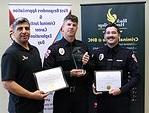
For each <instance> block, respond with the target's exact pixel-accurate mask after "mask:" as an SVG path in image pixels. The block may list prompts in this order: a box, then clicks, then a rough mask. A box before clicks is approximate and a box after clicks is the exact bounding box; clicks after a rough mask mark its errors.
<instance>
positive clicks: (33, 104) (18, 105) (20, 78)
mask: <svg viewBox="0 0 149 113" xmlns="http://www.w3.org/2000/svg"><path fill="white" fill-rule="evenodd" d="M1 69H2V71H1V72H2V81H8V80H13V81H15V82H16V83H18V84H19V85H21V86H22V87H24V88H25V89H27V90H29V91H31V92H34V91H36V90H37V86H36V83H35V80H34V76H33V73H34V72H37V71H40V70H41V69H42V63H41V59H40V55H39V52H38V49H37V48H36V47H34V46H32V45H30V44H29V50H26V49H25V48H23V47H22V46H21V45H19V44H18V43H16V42H13V43H12V45H11V46H10V47H9V48H8V49H7V50H6V51H5V53H4V54H3V56H2V61H1ZM42 109H43V101H38V100H32V99H27V98H24V97H19V96H17V95H14V94H12V93H11V92H10V98H9V112H13V111H14V110H15V111H16V113H29V112H30V113H31V112H32V113H36V112H39V111H41V110H42Z"/></svg>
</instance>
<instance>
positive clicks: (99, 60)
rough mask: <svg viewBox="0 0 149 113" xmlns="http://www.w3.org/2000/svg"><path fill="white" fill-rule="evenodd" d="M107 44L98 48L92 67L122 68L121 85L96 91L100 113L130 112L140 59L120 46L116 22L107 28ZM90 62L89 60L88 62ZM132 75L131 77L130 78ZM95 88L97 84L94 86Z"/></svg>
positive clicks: (100, 68) (96, 69) (104, 68)
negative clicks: (131, 97)
mask: <svg viewBox="0 0 149 113" xmlns="http://www.w3.org/2000/svg"><path fill="white" fill-rule="evenodd" d="M104 39H105V41H106V45H105V46H103V47H101V48H100V49H99V50H96V51H95V53H94V55H93V57H92V60H91V61H93V62H92V65H91V68H93V67H94V71H100V70H103V71H105V70H109V71H110V70H122V76H121V87H120V88H117V87H112V88H111V89H109V91H108V92H98V93H97V92H95V89H94V92H95V94H98V95H97V98H98V99H99V100H98V102H99V103H98V112H99V113H129V103H130V98H129V92H130V90H131V88H132V87H134V86H135V85H136V84H137V82H138V80H139V79H140V74H139V69H138V61H137V58H136V57H135V54H134V53H133V51H131V50H129V49H126V48H122V47H120V45H119V44H118V43H119V40H120V30H119V28H118V26H117V25H116V24H108V25H107V26H106V28H105V33H104ZM88 63H89V62H88ZM129 76H131V78H129ZM93 88H95V86H93Z"/></svg>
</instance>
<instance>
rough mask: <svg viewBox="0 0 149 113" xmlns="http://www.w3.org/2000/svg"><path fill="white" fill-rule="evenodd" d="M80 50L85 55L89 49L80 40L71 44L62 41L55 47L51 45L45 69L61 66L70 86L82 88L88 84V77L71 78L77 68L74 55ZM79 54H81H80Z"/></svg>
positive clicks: (46, 56)
mask: <svg viewBox="0 0 149 113" xmlns="http://www.w3.org/2000/svg"><path fill="white" fill-rule="evenodd" d="M77 48H79V50H80V51H82V53H85V52H86V51H88V50H87V47H86V45H85V44H83V43H82V42H81V41H79V40H74V41H73V42H72V43H69V42H68V41H67V40H66V39H64V38H63V39H62V40H60V41H58V42H56V43H54V44H53V45H51V46H50V47H49V48H48V50H47V53H46V55H45V58H44V65H43V66H44V69H49V68H54V67H58V66H61V67H62V69H63V72H64V76H65V78H66V80H67V82H68V84H69V85H70V86H82V85H84V84H86V83H85V82H86V76H84V77H78V78H77V77H70V71H71V70H72V69H75V68H76V65H80V64H78V63H77V62H76V63H77V64H76V65H75V61H74V60H75V59H74V58H73V53H75V52H74V51H75V49H77ZM78 54H79V52H78ZM80 62H82V61H80ZM79 68H80V67H79Z"/></svg>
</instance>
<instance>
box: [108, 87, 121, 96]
mask: <svg viewBox="0 0 149 113" xmlns="http://www.w3.org/2000/svg"><path fill="white" fill-rule="evenodd" d="M120 93H121V90H120V89H119V88H111V89H110V90H109V94H111V95H114V96H116V95H119V94H120Z"/></svg>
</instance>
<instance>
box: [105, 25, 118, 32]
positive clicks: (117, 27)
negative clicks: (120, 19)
mask: <svg viewBox="0 0 149 113" xmlns="http://www.w3.org/2000/svg"><path fill="white" fill-rule="evenodd" d="M108 27H115V28H116V29H117V32H118V34H120V29H119V27H118V26H117V25H116V24H115V23H109V24H108V25H107V26H106V27H105V32H106V29H107V28H108Z"/></svg>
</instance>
